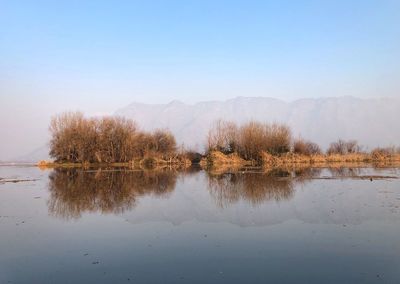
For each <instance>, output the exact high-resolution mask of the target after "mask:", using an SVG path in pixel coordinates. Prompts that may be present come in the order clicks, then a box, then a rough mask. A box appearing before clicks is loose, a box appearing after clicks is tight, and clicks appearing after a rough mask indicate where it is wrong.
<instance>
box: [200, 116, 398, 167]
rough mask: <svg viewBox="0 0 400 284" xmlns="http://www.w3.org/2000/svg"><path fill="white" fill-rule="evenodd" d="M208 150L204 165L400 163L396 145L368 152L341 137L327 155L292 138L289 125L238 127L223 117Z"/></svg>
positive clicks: (249, 125)
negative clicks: (223, 119)
mask: <svg viewBox="0 0 400 284" xmlns="http://www.w3.org/2000/svg"><path fill="white" fill-rule="evenodd" d="M207 153H208V155H207V159H204V161H206V162H204V164H207V165H208V166H221V165H242V166H243V165H249V164H250V165H263V166H265V167H279V166H283V165H290V164H293V165H296V164H299V165H301V164H304V165H326V164H332V163H346V164H357V163H394V162H400V150H399V149H395V148H394V147H391V148H376V149H374V150H372V151H371V152H370V153H367V152H364V151H362V147H361V146H360V145H359V144H358V142H357V141H355V140H349V141H345V140H341V139H339V140H338V141H336V142H333V143H331V144H330V146H329V148H328V149H327V151H326V153H325V154H324V153H323V151H322V149H321V148H320V146H319V145H317V144H316V143H314V142H312V141H307V140H304V139H302V138H299V139H295V140H292V137H291V130H290V128H289V127H288V126H286V125H282V124H276V123H275V124H267V123H259V122H249V123H247V124H244V125H242V126H238V125H237V124H235V123H233V122H229V121H222V120H219V121H217V122H216V123H215V124H214V125H213V127H212V128H211V130H210V131H209V134H208V144H207Z"/></svg>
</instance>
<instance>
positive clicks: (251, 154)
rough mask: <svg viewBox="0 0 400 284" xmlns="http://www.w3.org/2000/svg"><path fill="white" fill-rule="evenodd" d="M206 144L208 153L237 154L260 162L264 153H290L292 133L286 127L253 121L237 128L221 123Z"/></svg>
mask: <svg viewBox="0 0 400 284" xmlns="http://www.w3.org/2000/svg"><path fill="white" fill-rule="evenodd" d="M207 143H208V145H207V151H214V150H217V151H221V152H222V153H224V154H230V153H234V152H235V153H238V154H239V155H240V156H241V157H242V158H244V159H246V160H259V159H260V152H261V151H265V152H268V153H271V154H274V155H275V154H281V153H286V152H289V151H290V146H291V131H290V128H289V127H287V126H286V125H283V124H276V123H273V124H268V123H260V122H255V121H251V122H249V123H246V124H244V125H242V126H238V125H237V124H235V123H234V122H230V121H223V120H219V121H217V122H216V123H215V124H214V125H213V126H212V128H211V129H210V131H209V133H208V139H207Z"/></svg>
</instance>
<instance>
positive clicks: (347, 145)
mask: <svg viewBox="0 0 400 284" xmlns="http://www.w3.org/2000/svg"><path fill="white" fill-rule="evenodd" d="M359 152H361V147H360V146H359V145H358V142H357V141H356V140H349V141H344V140H341V139H339V140H338V141H337V142H333V143H331V144H330V146H329V148H328V150H327V152H326V153H327V154H328V155H332V154H339V155H346V154H354V153H359Z"/></svg>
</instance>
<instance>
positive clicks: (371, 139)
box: [12, 97, 400, 162]
mask: <svg viewBox="0 0 400 284" xmlns="http://www.w3.org/2000/svg"><path fill="white" fill-rule="evenodd" d="M399 110H400V99H397V98H376V99H359V98H354V97H336V98H319V99H301V100H296V101H293V102H285V101H281V100H278V99H272V98H263V97H258V98H254V97H238V98H234V99H230V100H227V101H208V102H199V103H196V104H185V103H182V102H179V101H172V102H170V103H168V104H143V103H132V104H130V105H128V106H127V107H124V108H121V109H119V110H117V111H116V112H115V115H119V116H124V117H127V118H132V119H134V120H135V121H136V122H137V123H138V124H139V125H140V127H141V128H143V129H146V130H152V129H156V128H169V129H170V130H171V131H172V132H173V133H174V134H175V136H176V138H177V140H178V142H179V144H181V143H184V144H185V146H187V147H191V148H193V149H195V150H198V151H202V150H203V149H204V145H205V141H206V136H207V132H208V130H209V128H210V126H211V125H212V123H213V122H214V121H216V120H217V119H220V118H222V119H226V120H232V121H235V122H237V123H243V122H246V121H249V120H252V119H253V120H258V121H268V122H274V121H275V122H284V123H287V124H288V125H289V126H291V127H292V129H293V132H294V133H293V134H294V136H295V137H296V136H298V135H300V134H301V136H302V137H303V138H307V139H311V140H313V141H315V142H317V143H318V144H320V145H321V146H322V147H324V148H326V147H327V146H328V145H329V143H330V142H332V141H334V140H337V139H338V138H342V139H356V140H358V141H359V142H360V143H361V144H362V145H364V146H367V147H369V148H371V147H375V146H388V145H400V111H399ZM48 152H49V151H48V147H47V146H46V145H44V146H42V147H40V148H38V149H36V150H34V151H32V152H30V153H28V154H26V155H22V156H20V157H16V158H15V159H12V161H18V162H37V161H39V160H47V159H49V155H48Z"/></svg>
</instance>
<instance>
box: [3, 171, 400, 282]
mask: <svg viewBox="0 0 400 284" xmlns="http://www.w3.org/2000/svg"><path fill="white" fill-rule="evenodd" d="M399 177H400V169H399V168H370V167H366V168H353V169H350V168H330V169H328V168H323V169H299V170H296V171H293V170H291V171H287V170H273V171H268V172H260V171H258V170H256V169H247V170H243V171H238V172H225V173H224V172H217V171H216V172H205V171H203V170H199V169H196V168H192V169H189V170H186V171H183V172H179V171H172V170H157V171H130V170H124V169H89V170H82V169H57V170H40V169H39V168H36V167H28V166H1V167H0V178H2V179H1V180H0V233H1V237H0V283H111V282H113V283H400V269H399V268H400V179H399Z"/></svg>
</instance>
